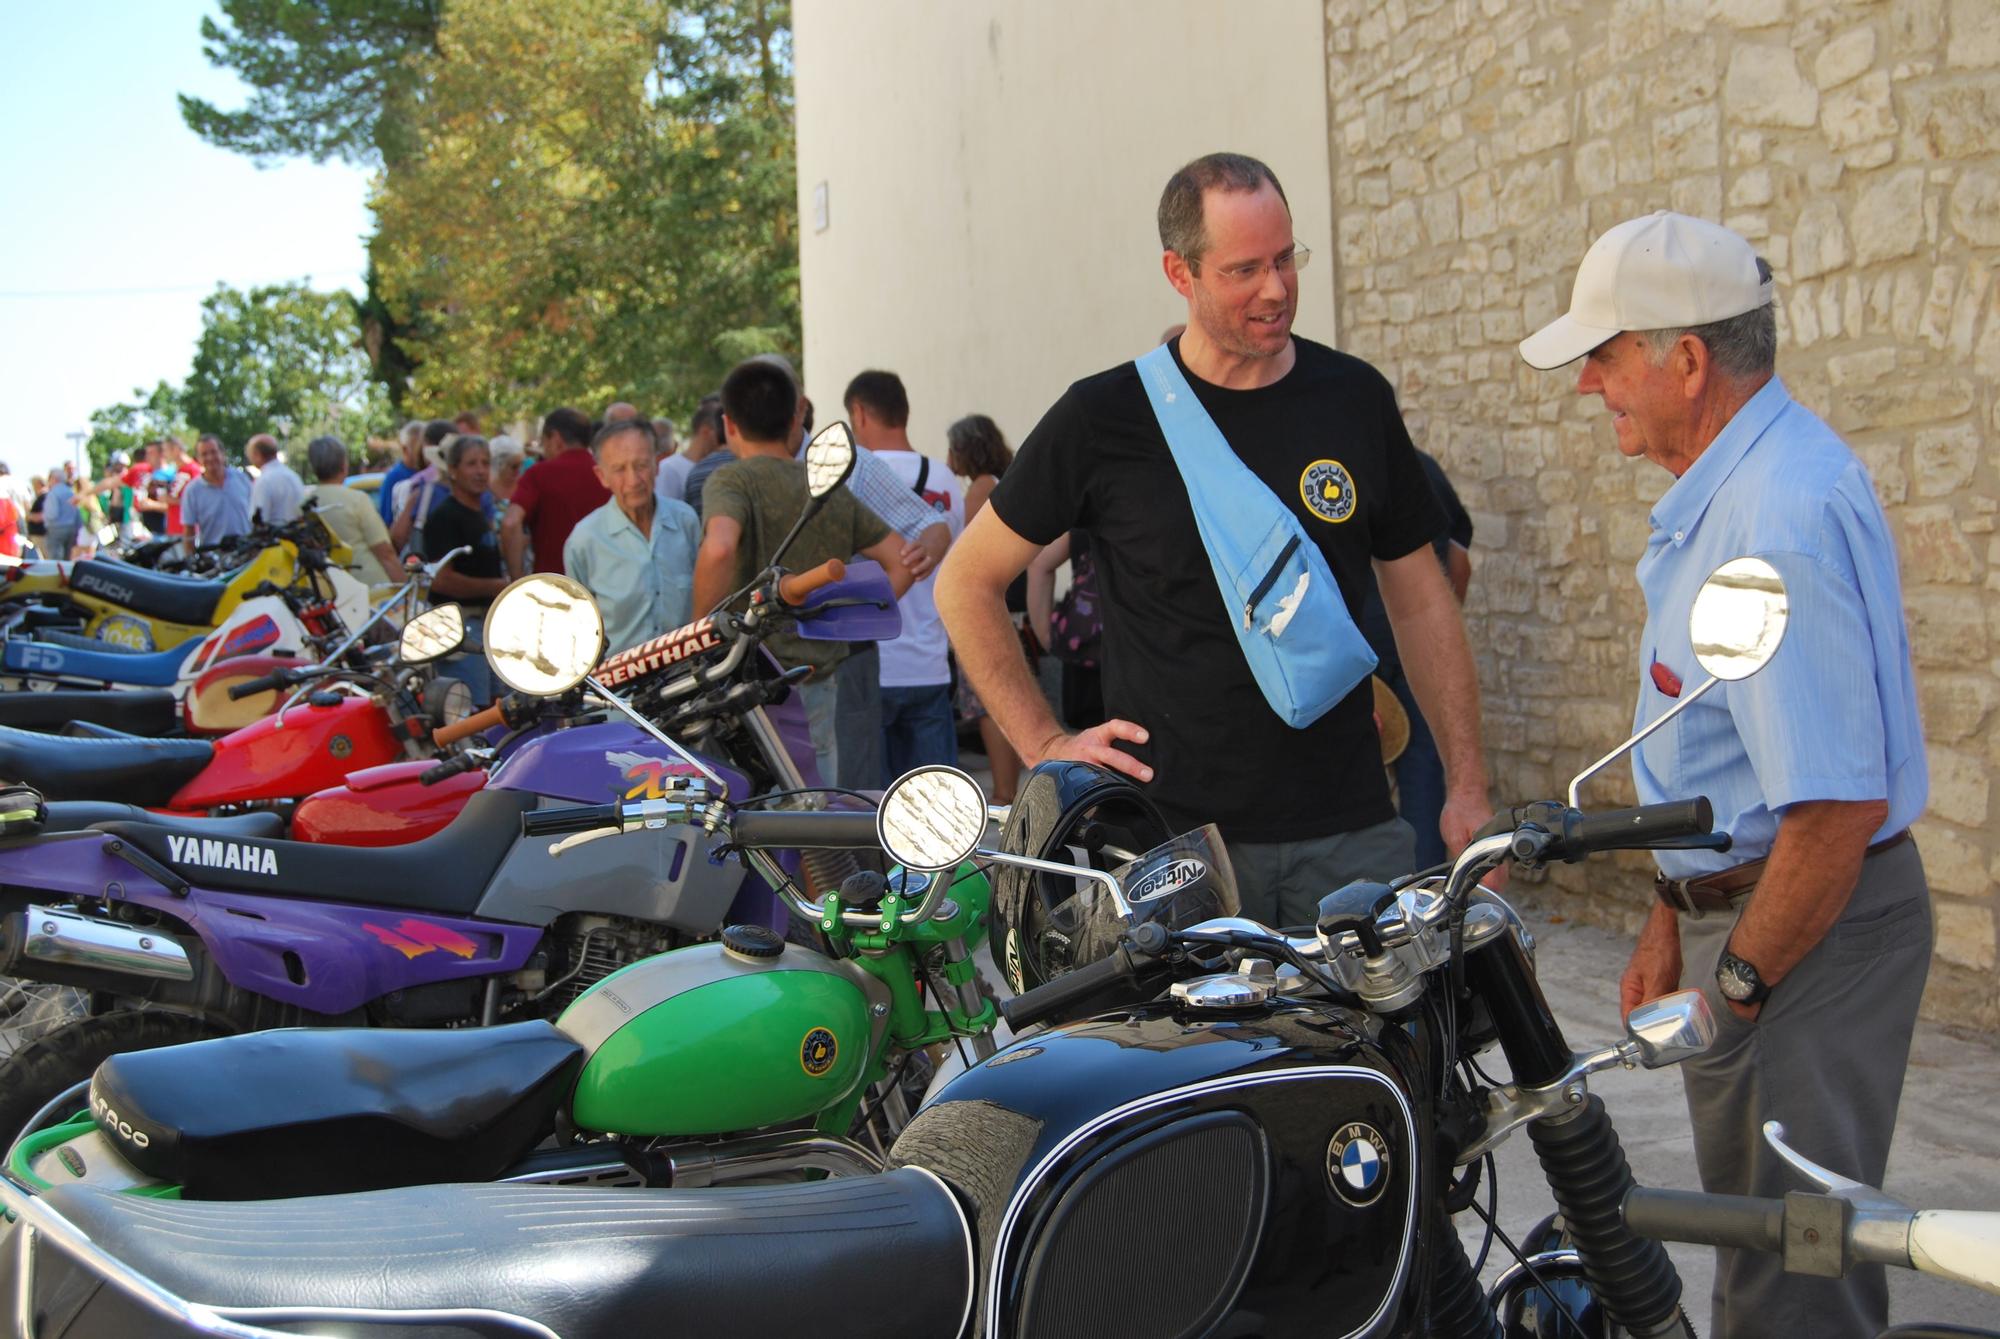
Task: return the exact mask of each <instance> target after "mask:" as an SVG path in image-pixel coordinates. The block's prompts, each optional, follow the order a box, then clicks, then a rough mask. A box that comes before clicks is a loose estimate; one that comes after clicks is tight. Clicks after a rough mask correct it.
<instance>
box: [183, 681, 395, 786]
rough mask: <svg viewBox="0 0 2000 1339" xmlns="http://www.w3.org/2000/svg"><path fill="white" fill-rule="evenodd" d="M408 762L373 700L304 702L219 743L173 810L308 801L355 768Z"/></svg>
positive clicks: (362, 698) (384, 715)
mask: <svg viewBox="0 0 2000 1339" xmlns="http://www.w3.org/2000/svg"><path fill="white" fill-rule="evenodd" d="M402 756H403V749H402V745H401V744H399V743H398V742H397V740H396V737H395V736H394V735H393V734H391V733H390V732H389V719H388V717H387V715H386V714H385V713H384V712H383V710H382V708H381V707H380V706H379V705H378V704H377V703H376V702H375V700H374V699H373V698H367V697H345V696H343V697H342V698H341V699H340V700H339V701H338V702H336V703H334V704H332V705H330V706H324V707H321V706H314V705H312V704H311V703H309V702H300V703H298V704H297V705H295V706H293V707H292V709H291V710H289V711H287V712H285V713H283V714H282V715H281V716H267V717H265V718H264V719H263V720H260V721H256V722H254V723H252V724H250V725H246V726H244V727H243V728H242V729H241V730H238V731H236V732H235V733H234V734H229V735H225V736H223V737H222V738H221V739H219V740H217V741H216V745H215V757H214V758H213V759H212V760H211V761H210V762H209V764H208V766H207V767H204V768H203V769H202V770H201V772H200V774H199V775H197V776H196V777H195V778H194V779H193V780H191V781H189V782H188V783H187V784H186V785H185V786H182V787H181V788H180V790H179V791H178V792H177V793H176V794H175V795H174V798H173V804H172V807H173V808H175V809H182V810H186V809H213V808H215V807H216V806H217V805H223V804H236V803H239V802H242V801H246V800H268V799H274V798H281V797H288V796H294V795H310V794H312V793H313V792H314V791H316V790H324V789H325V788H326V787H328V786H335V785H339V784H340V782H341V781H342V780H343V779H344V778H345V777H346V776H347V774H348V773H349V772H351V771H353V770H355V769H356V768H360V767H374V766H377V765H379V764H381V763H385V762H390V761H393V760H394V759H397V758H400V757H402Z"/></svg>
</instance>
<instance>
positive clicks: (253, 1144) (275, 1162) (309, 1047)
mask: <svg viewBox="0 0 2000 1339" xmlns="http://www.w3.org/2000/svg"><path fill="white" fill-rule="evenodd" d="M582 1067H583V1047H582V1046H581V1045H579V1044H578V1043H577V1042H575V1041H574V1040H572V1039H571V1038H570V1037H568V1036H567V1035H565V1034H564V1033H562V1032H560V1031H558V1030H557V1028H556V1026H555V1024H553V1023H549V1022H545V1021H539V1020H538V1021H535V1022H529V1023H513V1024H509V1025H507V1026H505V1027H490V1028H466V1029H464V1030H462V1031H445V1030H442V1029H439V1030H436V1031H432V1030H429V1029H389V1028H282V1029H279V1030H277V1031H272V1032H247V1033H243V1034H241V1035H239V1036H234V1037H218V1038H215V1039H214V1040H212V1041H197V1042H189V1043H187V1044H185V1045H181V1046H167V1047H162V1048H159V1049H157V1050H150V1051H131V1052H127V1053H125V1054H123V1055H114V1056H112V1057H111V1058H110V1059H108V1060H106V1061H105V1062H104V1063H103V1064H101V1065H99V1066H98V1067H97V1073H96V1075H95V1077H93V1078H92V1079H91V1086H90V1092H91V1102H90V1106H91V1110H92V1111H95V1112H98V1113H99V1120H100V1122H101V1123H102V1125H103V1127H104V1128H105V1129H106V1134H107V1137H109V1138H110V1139H111V1141H112V1142H113V1143H114V1144H115V1145H117V1147H118V1150H119V1152H121V1153H122V1154H124V1155H125V1158H126V1160H127V1161H129V1162H130V1163H132V1165H133V1166H135V1167H137V1168H139V1169H140V1170H141V1171H143V1172H145V1173H146V1174H147V1175H149V1176H156V1177H158V1178H160V1179H161V1180H163V1181H171V1182H174V1183H175V1184H177V1185H179V1186H181V1187H182V1190H183V1192H184V1193H185V1194H186V1195H187V1197H188V1198H191V1199H204V1200H234V1199H281V1198H285V1197H289V1196H298V1195H325V1194H331V1193H335V1192H340V1191H353V1190H380V1189H385V1188H387V1187H390V1186H408V1185H422V1184H436V1183H439V1182H449V1181H490V1180H492V1179H493V1178H494V1177H496V1176H498V1175H500V1174H501V1173H502V1172H503V1171H505V1170H506V1169H507V1168H508V1167H510V1166H512V1165H513V1164H514V1163H516V1162H518V1161H520V1160H521V1158H522V1157H523V1156H524V1155H525V1154H526V1153H527V1152H528V1151H529V1150H530V1149H532V1148H533V1147H534V1146H535V1145H536V1144H537V1143H539V1142H540V1141H541V1140H542V1138H543V1137H544V1136H546V1135H547V1134H548V1132H549V1131H550V1130H551V1129H553V1128H554V1126H555V1116H556V1109H557V1108H558V1107H559V1106H561V1105H562V1101H563V1099H564V1098H565V1097H567V1096H568V1095H569V1091H570V1088H571V1087H572V1086H573V1085H574V1084H575V1082H576V1076H577V1072H578V1071H579V1070H580V1069H582ZM110 1113H116V1117H115V1123H114V1121H113V1119H112V1117H111V1115H110ZM125 1130H130V1131H133V1132H135V1133H143V1135H144V1141H143V1143H142V1142H141V1141H140V1140H138V1139H136V1138H134V1137H132V1136H131V1135H127V1134H123V1133H122V1131H125Z"/></svg>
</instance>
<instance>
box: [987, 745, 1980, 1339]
mask: <svg viewBox="0 0 2000 1339" xmlns="http://www.w3.org/2000/svg"><path fill="white" fill-rule="evenodd" d="M963 762H964V765H965V767H966V770H968V771H969V772H971V773H972V774H973V775H974V776H976V777H978V778H979V780H980V781H981V783H982V784H987V783H988V780H989V778H988V776H987V774H986V772H985V770H984V765H985V760H984V759H983V758H980V757H979V756H977V755H969V756H967V757H966V758H965V759H964V760H963ZM1531 896H1533V897H1537V898H1546V897H1547V896H1548V895H1547V894H1545V893H1542V891H1541V890H1539V889H1537V890H1533V891H1532V893H1531ZM1551 905H1552V904H1550V903H1547V902H1527V903H1524V905H1522V907H1521V908H1520V909H1521V911H1522V913H1523V916H1524V918H1525V919H1526V920H1527V921H1528V923H1529V926H1530V928H1531V929H1532V930H1533V931H1534V933H1535V936H1536V939H1537V949H1536V966H1537V969H1538V972H1539V974H1540V977H1541V981H1542V989H1543V993H1544V994H1545V995H1546V996H1547V997H1548V1001H1549V1005H1550V1007H1551V1008H1553V1009H1554V1011H1555V1014H1556V1018H1557V1020H1558V1021H1559V1022H1561V1024H1562V1027H1563V1031H1564V1032H1565V1034H1566V1035H1567V1036H1568V1037H1569V1041H1570V1045H1571V1046H1572V1047H1575V1048H1576V1049H1578V1050H1585V1049H1594V1048H1595V1047H1597V1046H1599V1045H1601V1044H1603V1043H1605V1042H1608V1041H1611V1040H1613V1039H1615V1038H1616V1037H1617V1036H1619V1035H1620V1034H1621V1032H1622V1026H1621V1024H1620V1022H1619V1020H1618V976H1619V974H1620V973H1621V972H1622V971H1623V970H1624V968H1625V958H1626V952H1627V950H1628V948H1629V944H1628V943H1627V942H1626V941H1625V940H1624V939H1623V938H1622V937H1621V936H1616V935H1613V934H1611V933H1609V932H1607V931H1604V930H1600V929H1596V928H1593V927H1590V926H1584V925H1573V924H1568V923H1564V922H1563V921H1562V919H1561V917H1560V916H1559V915H1556V914H1554V913H1552V911H1551V910H1550V906H1551ZM987 979H988V980H989V981H994V982H998V981H999V980H1000V977H999V975H998V974H997V973H995V972H993V971H992V970H991V968H990V965H989V967H988V975H987ZM1481 1063H1482V1064H1484V1065H1485V1066H1486V1068H1487V1069H1488V1071H1489V1072H1492V1073H1494V1074H1496V1075H1497V1076H1500V1077H1502V1078H1504V1077H1505V1072H1506V1062H1505V1060H1504V1059H1502V1058H1501V1057H1500V1055H1499V1053H1498V1051H1497V1049H1496V1050H1495V1051H1494V1052H1493V1053H1491V1055H1490V1056H1483V1057H1481ZM1591 1088H1592V1091H1593V1092H1596V1093H1597V1094H1598V1095H1599V1096H1601V1097H1602V1098H1603V1099H1604V1102H1605V1105H1606V1106H1607V1107H1608V1108H1609V1109H1610V1111H1611V1116H1612V1119H1613V1121H1614V1122H1615V1124H1616V1125H1617V1128H1618V1134H1619V1139H1620V1140H1621V1142H1622V1143H1623V1144H1624V1146H1625V1155H1626V1158H1627V1159H1628V1160H1629V1161H1630V1163H1631V1164H1632V1169H1633V1173H1634V1175H1635V1176H1636V1177H1637V1178H1638V1180H1639V1181H1640V1182H1641V1184H1644V1185H1653V1186H1672V1187H1685V1188H1689V1189H1693V1188H1697V1187H1698V1185H1699V1181H1698V1180H1697V1178H1696V1174H1695V1166H1694V1146H1693V1142H1692V1139H1691V1137H1690V1134H1689V1130H1688V1121H1687V1107H1686V1104H1685V1100H1684V1099H1683V1096H1682V1092H1681V1081H1680V1079H1679V1077H1678V1076H1677V1075H1676V1074H1675V1073H1674V1071H1672V1070H1662V1071H1647V1070H1634V1071H1630V1072H1627V1071H1625V1070H1611V1071H1607V1072H1605V1073H1603V1074H1599V1075H1597V1076H1595V1077H1594V1078H1593V1079H1592V1081H1591ZM1495 1159H1496V1162H1497V1165H1498V1167H1499V1172H1500V1212H1499V1219H1500V1224H1501V1227H1502V1228H1503V1229H1504V1230H1505V1231H1506V1232H1507V1233H1508V1234H1509V1235H1510V1236H1513V1237H1514V1238H1515V1239H1516V1240H1519V1238H1520V1237H1521V1235H1522V1234H1524V1233H1525V1232H1527V1230H1528V1229H1529V1228H1531V1227H1533V1226H1534V1225H1535V1224H1536V1223H1537V1222H1539V1221H1541V1219H1542V1218H1543V1217H1544V1216H1546V1215H1547V1214H1549V1213H1550V1212H1552V1211H1553V1210H1554V1208H1555V1204H1554V1201H1553V1200H1552V1199H1551V1198H1550V1196H1549V1191H1548V1185H1547V1182H1546V1181H1545V1180H1544V1179H1543V1177H1542V1172H1541V1167H1540V1165H1539V1164H1538V1163H1537V1162H1536V1161H1535V1155H1534V1149H1533V1147H1532V1146H1531V1145H1530V1144H1529V1142H1528V1138H1527V1136H1526V1135H1525V1134H1517V1135H1516V1136H1515V1137H1514V1138H1512V1139H1510V1140H1509V1141H1508V1142H1507V1143H1506V1144H1504V1145H1502V1146H1501V1148H1500V1149H1499V1151H1498V1152H1497V1153H1496V1154H1495ZM1834 1170H1836V1171H1838V1170H1841V1169H1839V1168H1835V1169H1834ZM1801 1188H1802V1189H1803V1188H1804V1187H1801ZM1885 1189H1887V1190H1888V1191H1889V1193H1890V1194H1892V1195H1895V1196H1897V1197H1899V1198H1900V1199H1902V1200H1903V1201H1904V1202H1905V1203H1907V1204H1910V1205H1912V1206H1913V1207H1918V1208H1938V1209H1988V1210H2000V1047H1996V1046H1995V1045H1994V1043H1993V1042H1991V1041H1990V1040H1986V1039H1974V1040H1966V1039H1961V1038H1957V1037H1953V1036H1951V1035H1948V1034H1947V1033H1946V1032H1945V1031H1944V1030H1943V1029H1941V1028H1939V1027H1937V1026H1935V1025H1932V1024H1922V1025H1920V1026H1919V1027H1918V1030H1917V1035H1916V1037H1915V1039H1914V1042H1913V1046H1912V1054H1911V1061H1910V1071H1909V1076H1908V1078H1907V1079H1906V1081H1905V1085H1904V1089H1903V1105H1902V1114H1901V1119H1900V1120H1899V1121H1898V1123H1897V1127H1896V1142H1895V1146H1894V1149H1893V1152H1892V1153H1891V1156H1890V1161H1889V1183H1888V1185H1887V1186H1886V1187H1885ZM1482 1202H1483V1201H1482ZM1461 1224H1462V1230H1464V1232H1465V1235H1466V1237H1467V1241H1468V1244H1469V1245H1470V1248H1471V1249H1473V1250H1474V1251H1476V1250H1477V1249H1478V1247H1477V1236H1478V1232H1477V1229H1479V1227H1480V1225H1479V1223H1478V1222H1477V1220H1476V1219H1474V1218H1473V1216H1472V1215H1470V1214H1466V1215H1463V1216H1462V1218H1461ZM1670 1252H1671V1254H1672V1255H1673V1258H1674V1262H1675V1264H1676V1266H1677V1267H1678V1268H1679V1269H1680V1273H1681V1278H1682V1281H1683V1284H1684V1285H1685V1293H1684V1296H1685V1297H1686V1298H1687V1299H1688V1303H1689V1306H1688V1310H1689V1315H1690V1317H1691V1318H1692V1319H1693V1320H1694V1322H1695V1324H1696V1327H1697V1328H1698V1329H1700V1330H1701V1331H1703V1332H1704V1333H1705V1332H1706V1331H1707V1329H1708V1296H1709V1290H1710V1288H1711V1286H1712V1285H1713V1283H1714V1277H1715V1268H1714V1254H1713V1252H1712V1251H1710V1250H1709V1249H1708V1248H1706V1247H1700V1246H1673V1247H1671V1248H1670ZM1492 1254H1493V1258H1492V1259H1491V1261H1490V1263H1489V1264H1488V1265H1487V1267H1486V1270H1485V1274H1486V1277H1487V1280H1488V1282H1489V1283H1490V1282H1491V1281H1492V1279H1493V1278H1495V1277H1497V1276H1498V1274H1499V1273H1500V1271H1501V1270H1502V1269H1504V1268H1505V1267H1506V1266H1507V1265H1509V1264H1511V1263H1512V1261H1511V1259H1509V1258H1508V1257H1507V1256H1506V1254H1505V1252H1504V1251H1503V1250H1502V1249H1501V1247H1500V1246H1499V1245H1498V1244H1497V1243H1496V1244H1495V1245H1494V1247H1493V1253H1492ZM1890 1298H1891V1304H1890V1305H1891V1317H1892V1319H1894V1320H1895V1321H1897V1322H1909V1321H1920V1320H1921V1321H1934V1322H1947V1323H1957V1324H1961V1325H1981V1326H1988V1327H1993V1328H2000V1297H1993V1296H1989V1295H1987V1294H1984V1293H1981V1292H1978V1291H1976V1290H1974V1289H1971V1288H1966V1287H1963V1286H1961V1285H1958V1284H1953V1283H1948V1282H1945V1281H1943V1280H1940V1279H1933V1278H1926V1277H1924V1276H1922V1275H1919V1274H1915V1273H1913V1272H1910V1271H1907V1270H1895V1271H1891V1273H1890ZM1785 1339H1812V1336H1807V1335H1793V1336H1785Z"/></svg>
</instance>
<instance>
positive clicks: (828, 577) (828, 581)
mask: <svg viewBox="0 0 2000 1339" xmlns="http://www.w3.org/2000/svg"><path fill="white" fill-rule="evenodd" d="M846 575H847V564H846V563H844V562H842V561H840V559H838V558H829V559H827V560H826V561H825V562H823V563H821V564H820V565H819V566H818V567H814V568H810V569H808V570H807V571H804V572H793V573H792V574H791V575H789V576H782V577H779V578H778V598H779V599H780V600H782V601H784V602H785V603H786V604H803V603H805V600H806V597H807V596H809V595H811V594H812V593H813V592H814V591H816V590H818V589H820V588H821V587H823V586H831V585H832V584H833V583H834V582H836V581H838V580H840V579H841V578H842V577H844V576H846Z"/></svg>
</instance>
